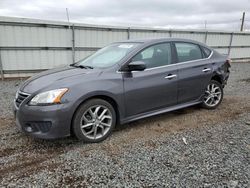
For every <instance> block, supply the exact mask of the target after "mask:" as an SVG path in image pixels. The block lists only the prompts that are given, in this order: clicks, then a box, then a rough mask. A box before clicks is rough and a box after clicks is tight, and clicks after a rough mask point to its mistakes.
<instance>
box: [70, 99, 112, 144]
mask: <svg viewBox="0 0 250 188" xmlns="http://www.w3.org/2000/svg"><path fill="white" fill-rule="evenodd" d="M72 122H73V123H72V130H73V133H74V135H75V136H76V138H77V139H78V140H82V141H85V142H91V143H96V142H101V141H103V140H105V139H106V138H107V137H108V136H109V135H110V134H111V132H112V130H113V129H114V127H115V125H116V113H115V110H114V108H113V106H112V105H111V104H110V103H108V102H107V101H105V100H102V99H91V100H88V101H86V102H84V103H83V104H82V105H81V106H80V107H79V108H78V110H77V111H76V113H75V116H74V118H73V121H72Z"/></svg>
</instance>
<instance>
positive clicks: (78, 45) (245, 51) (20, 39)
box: [0, 17, 250, 77]
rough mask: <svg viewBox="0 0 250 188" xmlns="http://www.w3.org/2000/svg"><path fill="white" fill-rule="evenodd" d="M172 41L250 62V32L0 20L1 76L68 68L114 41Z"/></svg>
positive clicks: (1, 18) (7, 18) (20, 19)
mask: <svg viewBox="0 0 250 188" xmlns="http://www.w3.org/2000/svg"><path fill="white" fill-rule="evenodd" d="M160 37H175V38H188V39H193V40H196V41H200V42H203V43H206V44H207V45H209V46H211V47H213V48H215V49H216V50H217V51H218V52H220V53H223V54H229V56H230V58H232V59H233V60H249V59H250V33H249V32H225V31H223V32H220V31H195V30H164V29H154V28H134V27H131V28H129V27H112V26H95V25H83V24H70V27H69V25H68V23H66V22H53V21H45V20H34V19H22V18H10V17H0V73H1V76H2V77H3V76H5V77H13V76H14V77H16V76H20V77H22V76H28V75H30V74H33V73H34V72H39V71H41V70H45V69H50V68H53V67H56V66H59V65H64V64H69V63H72V62H73V61H77V60H79V59H82V58H84V57H86V56H88V55H90V54H91V53H93V52H94V51H96V50H97V49H99V48H101V47H103V46H104V45H107V44H108V43H111V42H115V41H123V40H127V39H139V38H160Z"/></svg>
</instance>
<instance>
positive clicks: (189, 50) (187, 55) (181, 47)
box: [175, 42, 202, 62]
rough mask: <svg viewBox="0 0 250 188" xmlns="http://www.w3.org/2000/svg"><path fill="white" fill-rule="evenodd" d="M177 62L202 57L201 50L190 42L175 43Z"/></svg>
mask: <svg viewBox="0 0 250 188" xmlns="http://www.w3.org/2000/svg"><path fill="white" fill-rule="evenodd" d="M175 47H176V51H177V57H178V61H179V62H185V61H192V60H197V59H202V52H201V49H200V47H199V46H198V45H196V44H192V43H182V42H177V43H175Z"/></svg>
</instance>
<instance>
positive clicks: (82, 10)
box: [0, 0, 250, 30]
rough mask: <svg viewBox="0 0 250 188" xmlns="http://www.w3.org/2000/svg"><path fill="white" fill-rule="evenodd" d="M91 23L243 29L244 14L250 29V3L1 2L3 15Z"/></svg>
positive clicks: (208, 0) (228, 0)
mask: <svg viewBox="0 0 250 188" xmlns="http://www.w3.org/2000/svg"><path fill="white" fill-rule="evenodd" d="M66 7H67V8H68V9H69V15H70V21H72V22H81V23H88V24H101V25H119V26H144V27H164V28H178V29H186V28H189V29H204V28H205V20H206V22H207V29H217V30H239V28H240V23H241V21H240V19H241V16H242V12H243V11H245V12H246V22H245V28H246V29H248V30H250V0H173V1H170V0H99V1H97V0H0V16H17V17H28V18H38V19H48V20H61V21H67V16H66V10H65V9H66Z"/></svg>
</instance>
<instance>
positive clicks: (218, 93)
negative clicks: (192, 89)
mask: <svg viewBox="0 0 250 188" xmlns="http://www.w3.org/2000/svg"><path fill="white" fill-rule="evenodd" d="M222 99H223V88H222V85H221V84H220V83H219V82H217V81H215V80H211V81H210V82H209V84H208V86H207V88H206V90H205V94H204V97H203V100H202V107H204V108H206V109H215V108H217V107H218V106H219V104H220V103H221V101H222Z"/></svg>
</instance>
